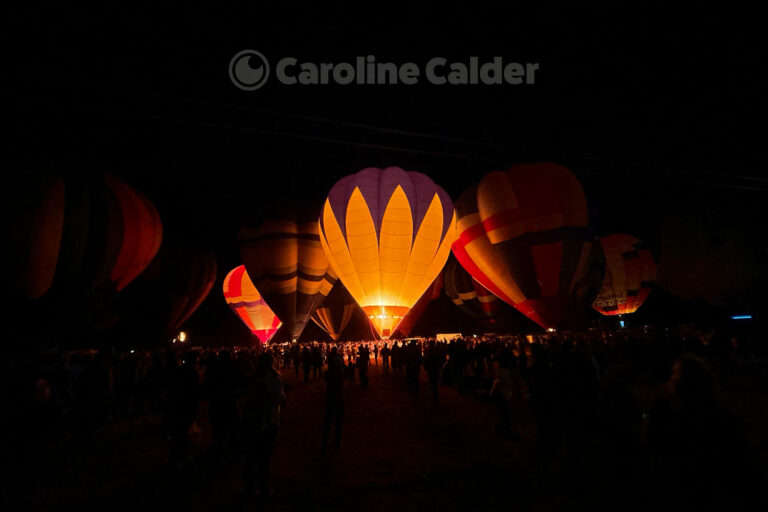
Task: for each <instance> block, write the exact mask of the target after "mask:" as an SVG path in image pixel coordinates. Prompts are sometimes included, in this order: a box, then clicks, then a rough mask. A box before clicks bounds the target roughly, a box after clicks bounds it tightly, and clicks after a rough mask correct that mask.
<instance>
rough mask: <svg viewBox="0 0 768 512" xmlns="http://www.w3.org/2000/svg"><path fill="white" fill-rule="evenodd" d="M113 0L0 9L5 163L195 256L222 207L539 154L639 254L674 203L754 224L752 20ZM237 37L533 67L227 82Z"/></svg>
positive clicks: (227, 223) (607, 11) (630, 9)
mask: <svg viewBox="0 0 768 512" xmlns="http://www.w3.org/2000/svg"><path fill="white" fill-rule="evenodd" d="M126 5H130V7H116V6H102V7H100V8H98V9H95V10H91V9H85V8H73V7H65V6H60V5H59V6H54V7H41V6H39V5H28V6H26V7H24V8H22V10H21V11H17V12H16V13H14V14H13V15H11V16H10V17H9V22H10V25H11V26H12V30H11V31H10V32H9V33H8V34H9V38H8V41H7V44H6V45H5V47H6V53H7V55H6V59H5V62H6V67H7V69H8V70H10V71H9V72H8V73H7V77H6V78H7V80H6V83H7V84H8V85H10V89H9V91H10V92H9V94H8V95H7V96H6V98H7V99H8V100H9V106H10V111H11V117H10V124H11V132H12V134H13V137H12V138H11V139H10V142H11V144H10V151H9V152H8V153H7V155H6V161H7V162H9V163H8V164H7V166H8V167H10V168H9V170H8V171H6V172H8V173H10V174H11V175H12V174H13V173H14V172H18V171H19V170H21V168H23V167H24V165H27V164H28V163H29V162H35V163H38V164H42V165H53V166H57V167H60V168H62V169H66V170H69V171H72V172H75V171H76V172H93V173H98V172H103V171H109V172H113V173H115V174H117V175H119V176H121V177H123V179H125V180H126V181H127V182H129V183H131V184H132V185H134V186H136V187H137V188H139V189H141V190H143V191H144V192H145V193H146V194H147V195H148V196H149V197H150V199H151V200H152V201H153V202H155V204H156V205H157V207H158V209H159V210H160V213H161V216H162V218H163V221H164V225H165V227H166V230H167V231H168V232H172V233H174V234H175V235H176V236H179V237H184V238H189V239H190V240H193V241H194V243H196V244H198V245H200V246H202V247H204V248H208V249H211V250H213V251H215V252H216V253H217V255H218V257H219V261H220V263H221V265H222V267H226V268H227V270H228V268H229V267H232V266H234V265H235V264H237V263H238V255H237V249H236V231H237V228H238V227H239V226H240V225H241V224H242V223H243V222H246V221H247V220H249V219H258V218H259V215H260V211H261V209H262V208H265V207H269V205H270V204H271V203H272V202H273V201H275V200H279V199H280V198H283V197H285V198H292V199H296V198H299V199H320V198H322V197H324V194H325V193H326V192H327V190H328V189H329V188H330V187H331V186H332V185H333V183H334V182H335V181H336V180H338V179H339V178H341V177H343V176H344V175H346V174H349V173H351V172H355V171H357V170H359V169H361V168H363V167H367V166H377V167H384V166H387V165H398V166H401V167H404V168H406V169H410V170H418V171H422V172H425V173H427V174H429V175H430V176H431V177H432V178H433V179H434V180H435V181H436V182H438V183H439V184H441V185H442V186H443V187H444V188H445V189H446V190H447V191H448V192H449V193H450V194H451V195H452V196H454V197H455V196H457V195H458V193H459V192H460V191H461V190H462V189H463V188H464V187H466V186H468V185H470V184H473V183H475V182H476V181H477V180H478V179H479V178H480V177H481V176H482V175H483V174H484V173H486V172H488V171H489V170H493V169H498V168H503V167H504V166H507V165H509V164H512V163H515V162H519V161H536V160H552V161H556V162H559V163H562V164H565V165H567V166H568V167H570V168H571V169H572V170H573V171H574V172H575V173H576V174H577V175H578V176H579V177H580V178H581V180H582V182H583V183H584V185H585V189H586V191H587V194H588V197H589V199H590V201H591V202H592V203H593V205H594V209H595V212H596V213H597V219H598V224H597V226H596V227H597V230H598V232H600V233H601V234H604V233H609V232H614V231H625V232H630V233H633V234H636V235H637V236H639V237H641V238H643V239H645V240H647V241H648V243H649V245H650V246H651V247H652V248H654V247H656V246H657V245H658V226H659V223H660V222H661V219H663V217H664V216H665V215H666V214H667V213H669V212H671V211H675V210H679V209H690V208H693V209H704V210H706V209H711V208H713V207H714V208H717V209H718V210H722V211H725V212H728V215H730V216H731V217H736V218H739V219H742V220H743V222H745V223H747V224H750V225H751V224H754V225H755V226H758V227H762V226H763V224H764V221H763V220H762V216H763V213H764V211H765V208H764V207H763V203H764V201H765V200H766V198H768V176H767V175H766V174H765V169H764V165H765V164H764V162H763V161H762V159H761V158H760V156H761V155H760V149H759V148H760V147H761V146H760V143H762V140H761V139H762V138H763V131H764V130H761V129H760V127H761V126H762V125H763V124H764V122H761V121H760V120H759V118H758V116H759V114H760V111H761V108H764V106H765V105H764V103H765V102H764V100H763V91H764V85H765V82H764V81H763V75H764V71H763V65H764V62H765V59H764V57H765V42H764V37H762V36H761V35H760V33H759V32H758V30H757V27H756V26H755V25H756V24H755V23H754V22H751V20H753V19H755V15H754V13H748V12H739V11H737V10H736V9H735V8H730V7H726V6H719V7H717V8H711V10H710V9H709V8H707V7H704V6H703V5H699V6H697V7H696V10H695V12H694V11H691V12H673V11H671V10H670V9H669V8H668V5H669V4H668V3H660V4H659V6H648V5H642V6H641V5H639V4H637V5H632V6H624V5H623V4H620V3H617V2H610V3H609V2H597V3H594V2H590V3H589V5H588V6H578V7H576V6H570V7H561V6H559V5H557V4H555V3H552V2H537V7H535V8H533V7H530V6H524V5H522V4H518V3H507V4H506V6H505V8H504V9H500V8H495V9H489V10H483V9H481V7H480V4H479V3H471V4H469V5H468V6H464V5H461V4H459V3H455V2H444V3H442V6H441V8H440V10H424V11H420V10H418V9H416V8H415V7H410V8H399V7H396V6H394V5H392V6H385V5H384V4H382V5H378V4H376V5H373V6H368V10H366V11H361V12H354V11H353V10H350V9H349V8H346V9H343V10H338V11H333V10H327V8H326V7H324V6H323V5H321V4H320V3H316V4H312V5H310V6H301V7H299V6H296V7H293V6H288V7H286V8H285V9H283V10H282V12H274V11H271V10H267V9H266V8H264V7H263V6H261V5H256V4H253V5H251V6H250V7H241V8H234V7H229V6H226V7H225V6H224V5H223V4H217V3H211V4H209V5H197V4H190V5H189V6H187V7H185V8H184V9H170V8H162V7H158V6H157V5H153V4H150V5H149V6H148V7H146V8H142V7H140V6H139V5H138V4H135V3H130V4H126ZM371 9H373V10H371ZM376 9H379V10H378V11H377V10H376ZM243 49H256V50H259V51H260V52H262V53H263V54H265V55H266V56H267V58H268V59H270V61H271V63H272V64H273V65H274V63H275V62H276V61H277V60H279V59H280V58H282V57H286V56H293V57H296V58H297V59H299V60H301V61H311V62H340V61H353V60H354V58H355V57H356V56H358V55H361V56H365V55H369V54H373V55H375V56H376V59H377V60H378V61H393V62H396V63H403V62H416V63H418V64H419V65H420V66H423V64H424V63H425V62H426V61H427V60H429V59H430V58H432V57H435V56H443V57H446V58H447V59H449V60H450V61H454V60H455V61H466V59H467V58H468V57H469V56H472V55H476V56H479V57H480V58H481V59H486V60H490V59H491V58H492V57H494V56H501V57H502V58H503V59H504V61H505V62H515V61H517V62H537V63H539V64H540V66H541V70H540V72H539V75H538V77H537V83H536V84H534V85H528V86H504V85H501V86H479V85H477V86H448V85H445V86H435V85H431V84H428V83H420V84H418V85H412V86H405V85H402V86H365V87H362V86H355V85H346V86H342V85H325V86H287V85H283V84H279V83H277V82H276V80H274V77H273V79H272V80H271V81H270V82H269V83H267V85H265V86H264V87H263V88H261V89H259V90H258V91H252V92H245V91H241V90H239V89H237V88H236V87H235V86H234V85H233V84H232V83H231V82H230V80H229V76H228V65H229V61H230V59H231V58H232V56H233V55H234V54H235V53H237V52H238V51H240V50H243ZM14 167H16V169H14Z"/></svg>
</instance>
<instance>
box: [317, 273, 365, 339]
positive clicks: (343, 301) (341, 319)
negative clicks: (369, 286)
mask: <svg viewBox="0 0 768 512" xmlns="http://www.w3.org/2000/svg"><path fill="white" fill-rule="evenodd" d="M358 307H359V306H358V305H357V303H356V302H355V299H353V298H352V296H351V295H350V294H349V292H348V291H347V289H346V288H344V285H343V284H342V283H340V282H338V281H337V282H336V284H335V285H334V286H333V290H331V293H330V294H328V296H327V297H326V298H325V300H323V303H322V304H321V305H320V307H319V308H317V309H316V310H315V312H314V313H312V321H313V322H315V323H316V324H317V325H318V327H320V328H321V329H322V330H324V331H325V332H326V333H328V336H330V337H331V339H332V340H333V341H338V339H339V336H341V333H342V332H343V331H344V329H345V328H346V327H347V325H349V322H350V321H351V320H352V317H354V316H355V312H356V311H358Z"/></svg>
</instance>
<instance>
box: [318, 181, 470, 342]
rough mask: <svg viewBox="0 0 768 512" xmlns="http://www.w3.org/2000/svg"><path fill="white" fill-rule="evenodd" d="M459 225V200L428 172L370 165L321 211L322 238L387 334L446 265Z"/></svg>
mask: <svg viewBox="0 0 768 512" xmlns="http://www.w3.org/2000/svg"><path fill="white" fill-rule="evenodd" d="M455 224H456V218H455V213H454V208H453V202H452V201H451V199H450V197H449V196H448V194H446V192H445V191H444V190H443V189H442V188H440V187H439V186H438V185H436V184H435V183H434V182H433V181H432V180H431V179H430V178H429V177H427V176H426V175H424V174H421V173H418V172H412V171H404V170H403V169H400V168H398V167H388V168H386V169H378V168H373V167H371V168H367V169H363V170H362V171H360V172H357V173H355V174H352V175H349V176H346V177H345V178H342V179H341V180H340V181H338V182H337V183H336V184H335V185H334V186H333V188H332V189H331V191H330V192H329V194H328V197H327V199H326V201H325V204H324V206H323V209H322V212H321V213H320V224H319V229H320V242H321V244H322V247H323V250H324V251H325V254H326V256H327V257H328V261H329V263H330V265H331V268H333V270H334V272H335V273H336V274H337V275H338V276H339V279H340V280H341V282H342V283H344V286H345V287H346V288H347V290H348V291H349V293H350V294H351V295H352V297H354V299H355V300H356V301H357V303H358V304H359V305H360V307H362V308H363V311H364V312H365V314H366V315H367V316H368V318H369V320H370V321H371V323H372V324H373V326H374V327H375V328H376V330H377V331H378V332H379V334H380V335H381V336H382V337H385V338H387V337H389V336H390V335H391V334H392V333H394V331H395V329H396V328H397V325H398V324H399V323H400V321H401V320H402V319H403V317H404V316H406V314H407V313H408V311H409V310H410V309H411V307H413V305H414V304H415V303H416V302H417V301H418V300H419V298H420V297H421V296H422V295H424V292H426V290H427V288H429V286H430V285H431V284H432V283H433V282H434V281H435V279H436V278H437V276H438V274H440V271H441V270H442V269H443V266H444V265H445V262H446V260H447V259H448V255H449V254H450V248H451V243H453V240H454V238H455Z"/></svg>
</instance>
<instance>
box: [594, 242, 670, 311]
mask: <svg viewBox="0 0 768 512" xmlns="http://www.w3.org/2000/svg"><path fill="white" fill-rule="evenodd" d="M600 245H601V246H602V248H603V252H604V253H605V264H606V269H605V277H604V278H603V286H602V288H601V289H600V293H598V295H597V298H596V299H595V301H594V302H593V303H592V307H593V308H595V309H596V310H597V311H599V312H600V313H601V314H603V315H628V314H630V313H634V312H635V311H637V309H638V308H639V307H640V306H642V305H643V302H645V299H647V298H648V295H649V294H650V293H651V283H653V281H655V280H656V263H655V262H654V261H653V255H651V252H650V251H649V250H648V249H645V248H643V246H642V243H641V242H640V240H638V239H637V238H635V237H633V236H630V235H622V234H615V235H608V236H604V237H602V238H600Z"/></svg>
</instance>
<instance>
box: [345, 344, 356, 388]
mask: <svg viewBox="0 0 768 512" xmlns="http://www.w3.org/2000/svg"><path fill="white" fill-rule="evenodd" d="M347 375H348V376H349V381H350V382H351V383H352V384H354V383H355V353H354V349H353V348H350V349H348V350H347Z"/></svg>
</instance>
